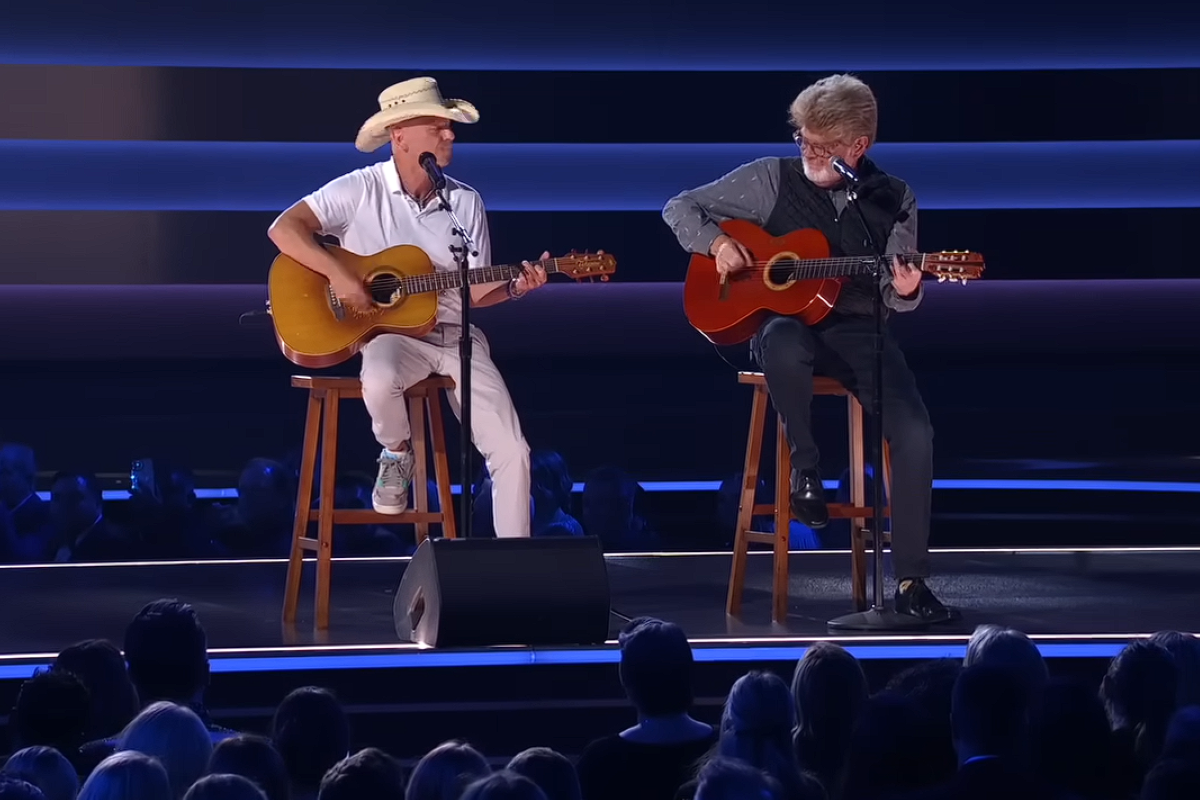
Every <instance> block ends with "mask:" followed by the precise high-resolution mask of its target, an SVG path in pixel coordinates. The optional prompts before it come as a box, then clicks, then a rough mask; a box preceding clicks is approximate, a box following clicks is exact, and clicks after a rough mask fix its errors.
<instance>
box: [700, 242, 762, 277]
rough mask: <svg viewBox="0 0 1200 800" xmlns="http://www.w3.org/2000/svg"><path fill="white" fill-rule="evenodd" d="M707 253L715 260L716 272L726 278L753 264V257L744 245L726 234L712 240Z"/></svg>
mask: <svg viewBox="0 0 1200 800" xmlns="http://www.w3.org/2000/svg"><path fill="white" fill-rule="evenodd" d="M709 252H710V253H711V255H712V256H713V258H715V259H716V260H717V272H719V273H720V274H721V277H726V276H728V275H729V274H731V273H734V272H737V271H738V270H740V269H745V268H746V267H748V266H750V265H751V264H753V263H754V255H753V254H752V253H751V252H750V251H749V250H748V249H747V248H746V245H744V244H742V243H741V242H739V241H738V240H737V239H734V238H733V237H732V236H729V235H728V234H725V233H722V234H721V235H720V236H718V237H717V238H716V239H714V240H713V243H712V247H710V248H709Z"/></svg>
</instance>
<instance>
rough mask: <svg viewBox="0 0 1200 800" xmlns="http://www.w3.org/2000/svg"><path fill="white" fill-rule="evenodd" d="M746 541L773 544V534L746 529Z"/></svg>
mask: <svg viewBox="0 0 1200 800" xmlns="http://www.w3.org/2000/svg"><path fill="white" fill-rule="evenodd" d="M746 541H747V542H754V543H756V544H775V534H773V533H766V532H764V531H746Z"/></svg>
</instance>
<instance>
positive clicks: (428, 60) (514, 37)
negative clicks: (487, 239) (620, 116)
mask: <svg viewBox="0 0 1200 800" xmlns="http://www.w3.org/2000/svg"><path fill="white" fill-rule="evenodd" d="M328 8H330V7H329V6H326V5H323V4H296V3H284V2H281V0H258V1H257V2H254V3H212V2H200V1H199V0H184V1H183V2H174V3H171V4H170V5H167V4H158V5H156V6H155V7H154V12H153V13H149V14H148V13H146V5H145V4H144V3H140V2H135V0H105V2H103V3H87V2H79V0H75V2H71V1H70V0H58V2H49V3H26V4H22V5H21V6H19V9H18V7H13V12H16V13H9V14H7V15H6V16H5V20H4V25H3V26H0V61H3V62H4V63H9V64H28V63H35V64H85V65H92V64H101V65H116V66H125V65H149V66H188V67H255V68H267V67H275V68H307V69H375V70H386V71H388V72H389V73H399V74H402V71H409V70H421V71H422V72H423V73H424V72H426V71H433V72H444V71H449V70H464V69H470V70H713V71H722V72H736V71H747V70H754V71H758V70H778V71H788V72H825V73H828V72H834V71H838V72H840V71H855V72H863V71H891V70H979V69H997V70H1011V69H1029V70H1036V69H1137V68H1141V69H1145V68H1194V67H1200V49H1198V48H1197V47H1196V39H1195V30H1196V27H1195V22H1194V17H1191V16H1189V14H1188V9H1189V6H1188V5H1187V4H1185V3H1179V2H1175V3H1170V4H1168V3H1166V2H1163V1H1162V0H1149V2H1146V1H1145V0H1143V2H1141V3H1139V4H1138V5H1137V7H1136V8H1135V9H1133V13H1125V9H1124V8H1122V7H1119V6H1106V5H1098V6H1092V7H1089V9H1088V13H1087V17H1086V20H1085V21H1083V24H1079V23H1078V22H1077V21H1076V19H1077V18H1076V17H1075V16H1073V15H1069V14H1065V13H1055V11H1056V10H1055V8H1054V7H1053V6H1049V5H1047V4H1045V3H1035V2H1029V0H1015V2H1007V3H973V4H971V5H970V6H964V5H963V4H961V3H952V2H949V0H927V2H924V3H922V4H921V12H922V13H920V14H910V15H898V14H895V13H888V11H889V10H891V8H892V6H890V5H888V4H885V3H868V4H867V5H866V6H859V7H858V8H857V9H856V10H858V11H860V12H862V13H860V14H859V15H858V18H856V19H855V22H854V44H853V46H847V43H846V41H845V37H843V36H837V35H834V36H828V37H817V36H813V37H809V38H808V39H807V40H806V41H805V42H804V45H803V46H802V47H797V46H796V40H795V31H797V30H818V29H821V30H835V29H836V28H837V26H838V25H843V24H845V19H844V17H842V16H840V15H839V13H838V12H839V10H840V9H839V8H838V7H836V6H832V5H826V6H814V5H812V4H789V3H778V2H763V0H757V2H754V1H752V2H741V3H739V4H738V6H737V8H736V9H735V10H733V13H725V14H723V15H722V16H721V17H720V18H719V24H716V25H714V24H713V21H714V19H716V18H715V17H713V16H712V15H710V14H704V13H700V14H677V13H673V12H675V11H676V9H677V8H678V6H677V5H676V4H671V3H660V4H655V3H573V4H570V5H564V4H562V3H557V2H550V0H525V1H524V2H522V3H490V2H477V1H475V0H466V2H464V3H457V4H455V13H456V15H457V16H458V17H459V18H461V19H464V20H470V24H469V25H464V26H461V27H460V28H457V29H455V31H454V44H455V46H453V47H447V46H446V45H445V42H444V41H443V39H442V38H441V37H438V36H429V35H427V31H429V30H433V29H435V28H437V27H438V26H441V25H444V22H445V20H444V16H443V15H444V8H443V7H442V6H439V5H429V6H421V5H419V4H412V3H377V4H369V12H368V13H361V12H362V11H365V10H366V9H367V8H368V4H359V5H358V6H356V7H354V8H353V10H352V9H351V8H350V7H343V8H339V9H338V11H340V12H341V13H329V12H328V11H326V13H321V12H322V11H324V10H325V9H328ZM1108 8H1118V9H1120V10H1118V11H1116V12H1115V13H1114V12H1109V11H1107V9H1108ZM354 12H360V13H354ZM635 15H636V16H635ZM268 20H269V25H270V28H269V30H270V35H269V36H267V35H264V31H265V30H267V27H266V26H267V24H268V23H267V21H268ZM668 27H669V28H670V30H671V34H672V35H669V36H664V35H662V32H663V31H664V30H665V29H666V28H668ZM531 31H536V32H537V33H538V34H539V35H538V37H537V46H536V47H517V46H513V43H514V42H524V41H525V40H526V39H527V38H528V37H529V34H530V32H531ZM898 42H899V43H903V46H900V47H897V46H896V44H897V43H898ZM381 88H382V87H381ZM447 91H448V92H449V93H451V94H453V84H452V82H451V85H450V86H449V87H448V89H447ZM468 99H471V98H468ZM474 99H476V100H477V101H480V107H481V110H482V112H483V114H484V119H485V120H486V119H487V113H488V106H487V104H485V103H483V102H482V101H483V100H484V99H485V98H474ZM663 103H664V105H665V108H666V111H667V113H673V112H674V109H673V108H672V107H671V105H670V98H664V99H663ZM549 113H554V111H553V110H551V111H550V112H549ZM558 113H559V115H561V114H563V113H567V112H566V111H565V110H560V111H558ZM947 113H953V104H952V103H951V104H948V111H947Z"/></svg>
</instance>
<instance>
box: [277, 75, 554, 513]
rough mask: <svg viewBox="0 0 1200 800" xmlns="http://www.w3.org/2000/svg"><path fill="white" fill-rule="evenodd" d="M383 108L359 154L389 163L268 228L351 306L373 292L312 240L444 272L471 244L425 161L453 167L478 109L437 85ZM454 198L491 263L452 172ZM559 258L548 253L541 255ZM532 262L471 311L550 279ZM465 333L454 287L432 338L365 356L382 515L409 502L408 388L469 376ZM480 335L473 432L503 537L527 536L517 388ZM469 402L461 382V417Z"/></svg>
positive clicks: (376, 498)
mask: <svg viewBox="0 0 1200 800" xmlns="http://www.w3.org/2000/svg"><path fill="white" fill-rule="evenodd" d="M379 107H380V110H379V111H378V112H377V113H375V114H374V115H372V116H371V118H370V119H368V120H367V121H366V122H365V123H363V126H362V128H361V130H360V131H359V133H358V138H357V139H356V141H355V146H356V147H357V148H358V149H359V150H362V151H363V152H366V153H369V152H373V151H375V150H377V149H378V148H380V147H382V146H383V145H385V144H390V145H391V158H389V159H387V160H385V161H381V162H379V163H377V164H373V165H372V166H369V167H364V168H362V169H358V170H355V171H354V172H351V173H349V174H347V175H343V176H341V177H339V178H335V179H333V180H332V181H330V182H329V183H327V184H326V185H325V186H323V187H321V188H320V189H318V190H317V191H315V192H313V193H312V194H310V195H308V196H306V197H304V198H303V199H302V200H300V201H299V202H297V203H296V204H295V205H293V206H292V207H291V208H289V209H288V210H287V211H285V212H284V213H283V214H281V215H280V216H279V218H278V219H276V220H275V222H273V223H272V225H271V228H270V230H269V232H268V236H270V238H271V241H272V242H274V243H275V245H276V246H277V247H278V248H279V250H280V251H281V252H282V253H285V254H286V255H288V256H291V257H292V258H294V259H296V260H297V261H299V262H300V263H302V264H304V265H306V266H307V267H308V268H309V269H312V270H314V271H315V272H318V273H320V274H322V275H324V276H325V277H326V278H328V280H329V284H330V287H331V288H332V289H333V291H334V293H336V294H337V296H338V297H339V298H340V299H341V300H342V302H343V303H345V304H346V305H348V306H350V307H351V308H352V309H366V308H369V307H370V297H369V296H368V294H367V292H366V289H365V288H364V286H363V284H362V283H361V281H360V280H359V279H358V278H357V277H356V276H354V275H352V274H350V273H349V272H347V271H346V270H345V269H343V268H342V266H341V265H340V264H339V263H338V262H337V261H336V260H335V259H334V258H333V257H332V256H330V255H329V254H328V253H327V252H326V251H325V250H324V249H323V248H321V247H320V246H319V245H318V244H317V243H316V242H315V241H314V239H313V234H317V233H319V234H323V235H332V236H335V237H337V238H338V240H339V242H340V244H341V246H342V247H343V248H345V249H347V250H350V251H352V252H355V253H359V254H361V255H369V254H372V253H377V252H379V251H381V250H385V249H387V248H388V247H393V246H395V245H400V244H412V245H416V246H417V247H420V248H421V249H422V250H424V251H425V253H426V254H427V255H428V256H429V258H430V259H431V260H432V261H433V262H434V265H435V267H436V268H437V269H439V270H447V271H456V270H457V265H456V264H455V263H454V260H453V255H452V253H451V252H450V249H449V246H450V245H458V244H461V241H460V240H459V239H458V238H457V237H456V236H455V235H454V233H453V230H452V223H451V221H450V215H449V214H447V213H446V212H445V211H443V210H441V208H440V207H439V204H438V202H437V200H436V197H435V195H434V191H433V184H432V182H431V181H430V179H429V176H428V175H427V174H426V172H425V170H424V168H423V167H422V166H421V164H420V163H419V162H418V159H419V158H420V156H421V154H422V153H426V152H428V153H433V154H434V156H435V157H436V158H437V162H438V165H439V166H441V167H443V168H444V167H445V166H446V165H447V164H449V163H450V159H451V155H452V152H453V149H454V133H453V132H452V131H451V129H450V126H451V124H452V123H454V122H462V123H466V124H472V123H475V122H477V121H478V120H479V112H478V111H477V110H476V109H475V106H473V105H471V104H470V103H468V102H466V101H463V100H445V99H443V98H442V95H441V92H440V91H439V90H438V85H437V81H435V80H434V79H433V78H414V79H412V80H407V81H404V82H402V83H398V84H395V85H394V86H390V87H388V88H387V89H385V90H384V91H383V93H382V94H380V95H379ZM446 193H447V195H448V199H449V201H450V205H451V207H452V208H453V209H454V213H455V214H456V215H457V216H458V218H459V220H460V221H461V222H462V224H463V225H464V226H465V227H466V228H467V231H468V233H469V234H470V236H471V238H472V240H473V241H474V243H475V246H476V249H478V251H479V255H478V256H474V257H471V258H470V259H469V266H470V267H472V268H474V267H479V266H486V265H488V264H490V263H491V255H492V253H491V241H490V238H489V236H488V223H487V214H486V212H485V210H484V206H483V201H482V200H481V199H480V197H479V193H478V192H476V191H475V190H474V189H473V188H471V187H470V186H468V185H467V184H465V183H463V182H461V181H457V180H454V179H453V178H451V177H450V176H446ZM549 257H550V254H549V253H544V254H543V255H542V258H549ZM524 263H525V271H524V273H523V274H522V275H521V276H520V277H518V278H516V279H514V280H512V281H508V282H503V283H494V284H481V285H472V286H471V301H472V304H473V306H474V307H482V306H490V305H494V304H496V303H501V302H504V301H505V300H509V299H517V298H520V297H522V296H524V295H525V294H526V293H527V292H530V291H533V290H534V289H537V288H538V287H540V286H541V285H542V284H544V283H545V282H546V273H545V271H544V270H543V269H542V268H540V267H536V268H535V267H533V266H531V265H530V264H529V262H524ZM461 329H462V302H461V297H460V294H459V290H457V289H454V290H450V291H445V292H442V293H441V294H440V295H439V296H438V322H437V326H436V327H435V328H434V330H433V331H432V332H431V333H429V334H428V335H426V336H424V337H422V338H420V339H418V338H415V337H410V336H400V335H394V334H385V335H381V336H378V337H376V338H374V339H373V340H371V341H370V342H368V343H367V344H366V345H365V346H364V347H363V349H362V369H361V379H362V389H363V402H364V403H365V405H366V407H367V411H368V413H369V414H370V415H371V427H372V430H373V432H374V434H375V438H376V439H377V440H378V441H379V443H380V444H381V445H382V446H383V451H382V452H381V453H380V456H379V474H378V477H377V479H376V481H375V489H374V491H373V493H372V498H371V499H372V504H373V505H374V507H375V510H376V511H378V512H380V513H383V514H399V513H401V512H403V511H404V510H406V509H407V508H408V504H409V494H408V490H409V486H410V484H411V482H412V474H413V467H414V459H413V453H412V450H411V448H410V446H409V436H410V428H409V420H408V409H407V407H406V404H405V399H404V390H405V389H406V388H407V387H409V386H411V385H413V384H414V383H416V382H417V381H420V380H422V379H424V378H426V377H428V376H429V375H430V374H434V373H437V374H443V375H458V374H459V371H460V359H459V352H458V343H459V337H460V332H461ZM471 336H472V339H473V350H474V357H473V359H472V371H471V388H472V397H471V399H472V402H473V405H472V407H471V420H472V428H473V429H474V430H473V432H472V433H473V438H474V441H475V445H476V446H477V447H478V448H479V451H480V452H481V453H482V454H483V456H484V458H485V460H486V462H487V467H488V472H489V474H490V475H491V477H492V486H493V498H492V509H493V517H494V524H495V529H496V535H497V536H529V503H530V501H529V445H528V444H526V442H525V437H524V435H523V434H522V433H521V425H520V422H519V420H518V419H517V412H516V410H515V409H514V408H513V403H512V398H511V397H510V396H509V393H508V388H507V387H506V386H505V383H504V380H503V378H502V377H501V375H500V372H499V370H497V369H496V365H495V364H494V363H492V359H491V356H490V353H489V350H488V344H487V340H486V339H485V338H484V336H483V334H482V333H481V332H480V331H479V330H478V329H476V328H475V327H474V326H472V330H471ZM460 400H461V398H460V396H459V387H458V386H457V385H456V386H455V388H454V397H453V402H452V406H453V407H454V409H455V413H457V412H458V405H457V404H458V402H459V401H460Z"/></svg>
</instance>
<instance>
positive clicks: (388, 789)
mask: <svg viewBox="0 0 1200 800" xmlns="http://www.w3.org/2000/svg"><path fill="white" fill-rule="evenodd" d="M404 788H405V787H404V772H403V770H401V769H400V764H399V762H397V761H396V760H395V759H394V758H392V757H391V756H389V755H388V754H387V753H385V752H383V751H382V750H379V749H377V748H374V747H368V748H366V749H364V750H359V751H358V752H357V753H355V754H354V755H352V756H346V757H345V758H343V759H342V760H341V761H339V762H338V763H336V764H334V765H333V767H331V768H330V770H329V771H328V772H327V773H325V777H324V778H322V779H321V789H320V792H319V793H318V794H317V798H318V800H403V798H404Z"/></svg>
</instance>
